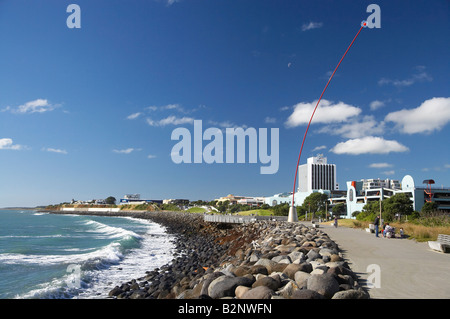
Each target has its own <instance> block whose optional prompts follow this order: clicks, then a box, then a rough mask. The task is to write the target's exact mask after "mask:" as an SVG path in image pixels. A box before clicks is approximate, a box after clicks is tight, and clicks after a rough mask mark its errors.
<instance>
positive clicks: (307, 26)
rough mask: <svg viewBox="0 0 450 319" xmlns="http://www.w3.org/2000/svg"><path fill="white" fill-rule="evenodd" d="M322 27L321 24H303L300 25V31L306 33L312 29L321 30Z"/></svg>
mask: <svg viewBox="0 0 450 319" xmlns="http://www.w3.org/2000/svg"><path fill="white" fill-rule="evenodd" d="M322 26H323V23H322V22H312V21H311V22H310V23H305V24H303V25H302V31H308V30H312V29H318V28H321V27H322Z"/></svg>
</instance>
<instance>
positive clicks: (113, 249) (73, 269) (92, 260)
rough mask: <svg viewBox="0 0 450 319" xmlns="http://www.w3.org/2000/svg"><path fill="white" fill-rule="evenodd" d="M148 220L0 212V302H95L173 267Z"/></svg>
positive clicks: (168, 247) (160, 230) (168, 241)
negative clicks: (118, 287) (129, 283)
mask: <svg viewBox="0 0 450 319" xmlns="http://www.w3.org/2000/svg"><path fill="white" fill-rule="evenodd" d="M173 249H174V244H173V236H172V235H169V234H167V233H166V232H165V228H164V227H163V226H161V225H159V224H156V223H153V222H151V221H149V220H143V219H134V218H131V217H103V216H88V215H59V214H58V215H57V214H48V213H42V212H37V211H32V210H0V298H1V299H12V298H19V299H22V298H28V299H76V298H80V299H93V298H107V297H108V293H109V291H110V290H111V289H112V288H114V287H115V286H116V285H120V284H122V283H124V282H127V281H129V280H131V279H136V278H140V277H143V276H145V272H146V271H148V270H152V269H154V268H157V267H161V266H162V265H164V264H166V263H168V262H170V261H171V260H172V258H173Z"/></svg>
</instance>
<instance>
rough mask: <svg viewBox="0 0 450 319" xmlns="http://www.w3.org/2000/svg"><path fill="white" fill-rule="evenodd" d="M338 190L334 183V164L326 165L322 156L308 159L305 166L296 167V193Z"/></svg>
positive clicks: (325, 159)
mask: <svg viewBox="0 0 450 319" xmlns="http://www.w3.org/2000/svg"><path fill="white" fill-rule="evenodd" d="M320 189H321V190H329V191H333V190H336V189H338V186H337V183H336V164H327V158H326V157H323V155H322V154H318V155H317V156H316V157H310V158H308V160H307V162H306V164H303V165H300V166H299V167H298V191H299V192H312V191H313V190H320Z"/></svg>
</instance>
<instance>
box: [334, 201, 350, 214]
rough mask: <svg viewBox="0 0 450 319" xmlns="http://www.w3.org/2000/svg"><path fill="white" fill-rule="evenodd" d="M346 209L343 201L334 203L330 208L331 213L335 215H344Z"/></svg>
mask: <svg viewBox="0 0 450 319" xmlns="http://www.w3.org/2000/svg"><path fill="white" fill-rule="evenodd" d="M346 210H347V209H346V206H345V204H344V203H339V204H337V205H334V206H333V208H332V212H333V215H335V216H336V215H344V214H345V212H346Z"/></svg>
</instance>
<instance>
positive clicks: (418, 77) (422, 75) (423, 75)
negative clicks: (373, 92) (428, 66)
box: [378, 66, 433, 87]
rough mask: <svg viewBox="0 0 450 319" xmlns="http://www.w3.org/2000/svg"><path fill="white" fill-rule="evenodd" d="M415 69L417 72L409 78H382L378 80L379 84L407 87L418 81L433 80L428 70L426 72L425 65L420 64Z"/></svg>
mask: <svg viewBox="0 0 450 319" xmlns="http://www.w3.org/2000/svg"><path fill="white" fill-rule="evenodd" d="M415 69H416V73H415V74H413V75H411V76H410V77H409V78H406V79H403V80H399V79H395V80H392V79H386V78H381V79H380V80H379V81H378V85H393V86H396V87H406V86H411V85H413V84H414V83H417V82H431V81H433V78H432V77H431V76H430V75H429V74H428V73H427V72H425V67H424V66H418V67H416V68H415Z"/></svg>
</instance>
